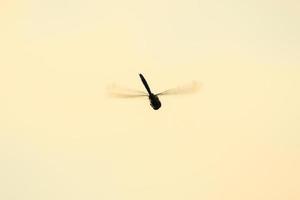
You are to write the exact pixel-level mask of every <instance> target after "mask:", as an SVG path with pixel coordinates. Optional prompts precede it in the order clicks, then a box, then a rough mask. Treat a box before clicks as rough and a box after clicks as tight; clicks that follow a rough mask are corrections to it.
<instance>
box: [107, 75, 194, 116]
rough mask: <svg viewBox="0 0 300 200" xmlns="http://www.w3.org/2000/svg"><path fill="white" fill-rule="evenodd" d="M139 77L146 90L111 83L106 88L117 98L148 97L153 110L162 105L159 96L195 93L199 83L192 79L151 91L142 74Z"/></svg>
mask: <svg viewBox="0 0 300 200" xmlns="http://www.w3.org/2000/svg"><path fill="white" fill-rule="evenodd" d="M139 77H140V79H141V81H142V83H143V85H144V87H145V89H146V92H143V91H139V90H132V89H128V88H122V87H119V86H117V85H112V86H110V87H109V88H108V91H109V94H110V95H111V96H113V97H117V98H136V97H148V99H149V101H150V106H151V107H152V108H153V109H154V110H158V109H159V108H161V105H162V104H161V101H160V99H159V96H163V95H177V94H191V93H195V92H196V91H198V89H199V84H198V83H197V82H196V81H193V82H192V83H191V84H187V85H184V86H180V87H176V88H171V89H168V90H164V91H163V92H159V93H153V92H152V90H151V89H150V87H149V84H148V82H147V81H146V79H145V77H144V76H143V74H139Z"/></svg>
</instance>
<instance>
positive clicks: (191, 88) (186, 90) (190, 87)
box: [156, 81, 200, 95]
mask: <svg viewBox="0 0 300 200" xmlns="http://www.w3.org/2000/svg"><path fill="white" fill-rule="evenodd" d="M199 88H200V84H199V83H197V82H196V81H193V82H192V83H190V84H186V85H182V86H178V87H176V88H171V89H168V90H165V91H163V92H160V93H158V94H156V95H178V94H192V93H195V92H197V91H198V90H199Z"/></svg>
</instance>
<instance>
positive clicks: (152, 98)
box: [139, 74, 161, 110]
mask: <svg viewBox="0 0 300 200" xmlns="http://www.w3.org/2000/svg"><path fill="white" fill-rule="evenodd" d="M139 75H140V78H141V80H142V82H143V85H144V86H145V88H146V90H147V92H148V95H149V96H148V97H149V101H150V105H151V107H152V108H153V109H154V110H158V109H159V108H160V107H161V102H160V100H159V98H158V96H157V95H155V94H153V93H152V92H151V89H150V87H149V85H148V83H147V81H146V79H145V78H144V76H143V75H142V74H139Z"/></svg>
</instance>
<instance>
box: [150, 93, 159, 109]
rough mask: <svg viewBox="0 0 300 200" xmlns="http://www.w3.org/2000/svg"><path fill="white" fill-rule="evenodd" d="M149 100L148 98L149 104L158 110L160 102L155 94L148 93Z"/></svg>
mask: <svg viewBox="0 0 300 200" xmlns="http://www.w3.org/2000/svg"><path fill="white" fill-rule="evenodd" d="M149 100H150V105H151V107H152V108H153V109H154V110H158V109H159V108H160V107H161V102H160V100H159V98H158V96H157V95H155V94H150V95H149Z"/></svg>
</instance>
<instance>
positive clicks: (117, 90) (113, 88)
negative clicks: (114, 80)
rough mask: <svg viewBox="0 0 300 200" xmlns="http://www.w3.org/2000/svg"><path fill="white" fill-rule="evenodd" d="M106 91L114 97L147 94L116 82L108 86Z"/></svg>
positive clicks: (134, 96)
mask: <svg viewBox="0 0 300 200" xmlns="http://www.w3.org/2000/svg"><path fill="white" fill-rule="evenodd" d="M107 92H108V95H109V96H111V97H116V98H137V97H147V96H148V94H147V93H145V92H143V91H139V90H133V89H129V88H125V87H121V86H118V85H116V84H112V85H110V86H108V87H107Z"/></svg>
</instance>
